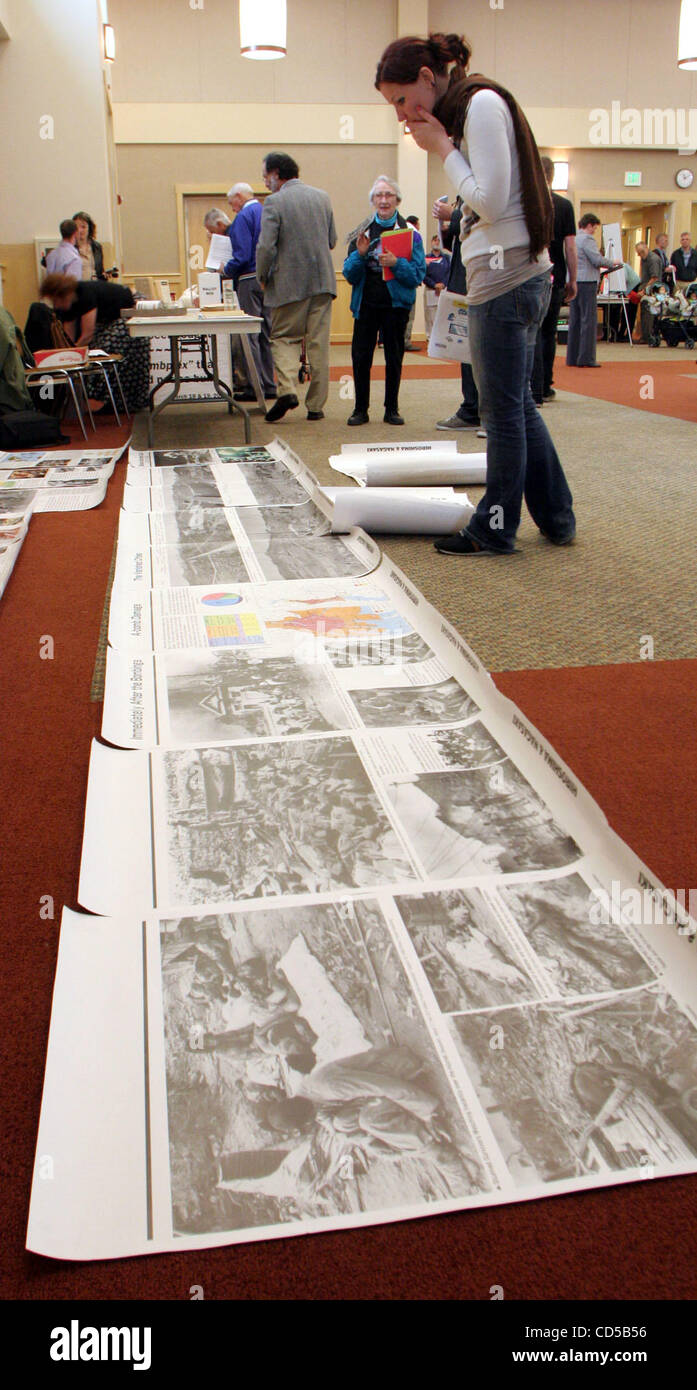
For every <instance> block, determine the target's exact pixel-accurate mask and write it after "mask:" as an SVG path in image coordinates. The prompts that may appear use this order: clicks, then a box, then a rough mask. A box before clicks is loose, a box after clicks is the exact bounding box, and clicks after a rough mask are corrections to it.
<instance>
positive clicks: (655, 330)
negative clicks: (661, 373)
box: [647, 285, 695, 348]
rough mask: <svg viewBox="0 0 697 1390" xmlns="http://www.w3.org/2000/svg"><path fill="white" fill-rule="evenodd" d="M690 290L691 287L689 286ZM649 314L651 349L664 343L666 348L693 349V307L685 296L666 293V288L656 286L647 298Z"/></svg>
mask: <svg viewBox="0 0 697 1390" xmlns="http://www.w3.org/2000/svg"><path fill="white" fill-rule="evenodd" d="M690 289H692V286H690ZM647 304H648V308H649V312H650V313H651V315H652V321H651V331H650V334H649V345H650V347H652V348H657V347H660V346H661V343H663V342H664V343H666V344H667V346H668V347H680V346H682V344H683V343H684V344H685V346H686V347H690V348H691V347H694V333H693V332H691V331H690V330H691V329H694V327H695V325H694V320H693V317H692V313H693V308H694V305H693V303H692V302H690V303H688V301H687V300H686V298H685V296H684V295H682V294H680V295H678V294H669V293H667V287H666V286H664V285H657V286H656V287H655V289H654V291H653V292H652V293H651V294H650V295H649V296H648V297H647Z"/></svg>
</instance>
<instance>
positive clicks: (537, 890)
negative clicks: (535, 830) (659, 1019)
mask: <svg viewBox="0 0 697 1390" xmlns="http://www.w3.org/2000/svg"><path fill="white" fill-rule="evenodd" d="M499 894H500V897H501V899H502V901H503V902H504V904H505V906H506V907H507V908H508V910H509V912H510V913H511V914H512V916H513V917H514V919H515V922H516V925H517V926H518V927H519V928H520V930H521V931H522V932H524V933H525V936H526V938H527V941H528V942H529V944H530V946H531V947H532V949H533V951H534V952H535V954H536V956H537V957H538V958H539V960H540V961H541V963H542V965H543V966H544V969H545V971H546V973H547V975H548V976H549V978H550V980H551V981H552V983H553V985H554V987H555V989H556V990H557V991H558V992H559V994H560V995H561V996H562V997H564V996H569V995H576V994H602V993H603V992H610V991H611V990H620V989H635V988H636V986H637V985H644V984H647V983H648V981H649V980H652V979H654V971H653V970H652V969H651V967H650V966H649V965H648V963H647V961H646V960H645V959H644V957H643V956H642V955H640V953H639V951H638V950H637V949H636V947H635V946H633V945H632V943H631V942H630V940H629V938H628V936H627V934H626V932H625V931H624V930H623V929H622V927H619V926H616V925H615V924H614V923H613V922H606V923H602V922H596V921H595V920H594V916H597V915H598V914H595V915H594V914H593V912H592V909H593V905H594V903H596V902H597V899H596V897H595V894H594V893H593V892H592V890H591V889H590V888H589V887H588V885H587V884H586V883H584V881H583V879H582V878H580V876H579V875H578V874H570V875H569V877H568V878H559V879H553V880H548V881H546V882H543V883H526V884H516V885H511V886H510V887H505V888H501V889H499Z"/></svg>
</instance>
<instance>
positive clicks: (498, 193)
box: [375, 34, 576, 555]
mask: <svg viewBox="0 0 697 1390" xmlns="http://www.w3.org/2000/svg"><path fill="white" fill-rule="evenodd" d="M469 60H470V48H469V46H468V44H467V42H466V41H465V39H464V38H461V37H458V35H456V34H431V35H430V37H429V38H427V39H420V38H402V39H396V40H395V42H394V43H391V44H390V45H389V47H388V48H387V49H386V50H385V52H384V53H383V55H382V58H381V59H380V62H379V64H378V69H377V75H376V79H375V85H376V87H377V89H378V91H379V92H380V93H381V94H382V96H383V97H384V98H385V100H386V101H388V102H389V103H390V104H391V105H392V106H393V107H394V109H395V112H396V115H397V119H398V120H399V121H407V122H408V124H409V130H410V132H411V134H412V136H413V137H414V139H415V141H416V143H417V145H419V146H420V148H421V149H423V150H428V151H430V152H431V153H433V154H436V155H439V156H440V158H441V159H442V160H443V167H444V169H445V173H446V174H447V176H448V178H449V179H450V182H451V183H452V185H453V187H454V188H455V190H456V192H457V194H458V195H459V196H460V197H461V198H462V200H463V203H464V205H465V206H464V209H463V218H462V226H461V232H460V237H461V241H462V260H463V262H464V264H465V266H466V270H467V297H468V303H469V325H470V342H471V350H472V369H473V372H474V377H475V381H476V384H477V389H478V391H479V399H480V414H481V416H482V417H483V420H484V423H485V424H486V428H487V478H486V492H485V494H484V496H483V498H482V499H481V501H480V503H479V505H478V507H477V510H476V511H475V513H474V515H473V516H472V518H471V520H470V522H469V524H468V526H467V528H466V530H464V531H461V532H459V533H458V534H457V535H455V536H447V537H444V538H443V539H442V540H439V541H436V542H435V545H436V549H437V550H440V551H443V552H444V553H446V554H456V555H474V554H495V555H505V554H510V553H511V552H512V551H513V550H514V549H515V536H516V532H517V530H518V526H519V524H520V513H521V506H522V499H523V496H524V497H525V500H526V502H527V505H528V509H529V511H530V514H531V516H532V518H533V520H534V521H535V523H536V525H537V526H538V527H539V529H540V531H541V532H542V533H543V535H545V536H546V537H547V539H548V540H550V541H552V542H553V543H554V544H555V545H566V544H568V543H569V542H570V541H571V540H573V537H574V534H575V529H576V523H575V518H574V513H573V510H572V497H571V493H570V491H569V487H568V484H567V481H566V478H565V477H564V472H563V469H562V466H561V463H560V462H559V458H558V456H557V452H556V450H555V448H554V445H553V443H552V440H551V438H550V436H549V433H548V431H547V429H546V426H545V424H544V422H543V420H542V417H541V415H540V414H539V412H538V410H537V408H536V406H535V403H534V401H533V398H532V394H531V391H530V374H531V370H532V362H533V356H534V350H535V338H536V336H537V329H538V326H539V324H540V323H541V322H542V320H543V318H544V316H545V313H546V311H547V305H548V303H549V297H550V293H551V279H550V270H551V261H550V258H549V255H548V251H547V247H548V246H549V243H550V240H551V236H552V201H551V196H550V193H549V189H548V186H547V181H546V179H545V175H544V171H543V169H542V165H541V162H540V156H539V152H538V149H537V145H536V144H535V140H534V137H533V134H532V131H531V130H530V127H529V125H528V123H527V120H526V119H525V116H524V115H523V112H522V111H521V109H520V107H519V106H518V103H517V102H516V100H515V98H514V97H513V96H511V94H510V92H508V91H506V89H505V87H501V86H500V85H499V84H498V83H497V82H494V81H492V80H491V79H489V78H487V77H483V76H482V75H481V74H475V75H472V76H468V73H467V70H468V66H469Z"/></svg>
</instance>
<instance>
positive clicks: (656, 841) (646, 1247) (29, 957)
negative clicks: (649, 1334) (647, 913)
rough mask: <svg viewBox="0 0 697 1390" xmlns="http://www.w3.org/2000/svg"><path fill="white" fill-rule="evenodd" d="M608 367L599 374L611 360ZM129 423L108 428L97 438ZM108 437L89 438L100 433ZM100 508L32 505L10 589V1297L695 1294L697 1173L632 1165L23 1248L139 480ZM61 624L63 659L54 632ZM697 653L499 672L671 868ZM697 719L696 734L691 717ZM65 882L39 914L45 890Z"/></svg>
mask: <svg viewBox="0 0 697 1390" xmlns="http://www.w3.org/2000/svg"><path fill="white" fill-rule="evenodd" d="M598 376H600V373H598ZM117 437H123V435H121V436H119V432H118V431H116V430H115V429H114V430H112V431H111V432H108V431H107V430H106V429H104V430H103V431H100V434H99V436H98V443H99V447H102V446H105V447H106V446H108V445H109V444H110V443H112V444H113V443H115V442H116V440H117ZM90 442H92V441H90ZM123 475H124V470H123V465H120V466H119V469H118V471H117V474H116V476H115V477H114V478H113V479H112V481H111V483H110V484H109V491H108V496H107V500H106V502H105V503H104V504H103V505H102V506H101V507H98V508H96V509H95V510H94V511H91V512H84V513H73V514H72V515H70V514H68V515H53V516H51V515H48V516H39V517H37V518H36V519H35V520H34V521H32V523H31V526H30V529H29V534H28V537H27V540H26V541H25V544H24V546H23V548H22V551H21V553H20V556H19V559H18V561H17V565H16V567H15V572H14V574H13V575H12V578H11V579H10V582H9V585H8V588H7V591H6V594H5V597H4V599H3V601H2V602H1V603H0V649H1V650H2V654H3V658H4V661H3V670H4V688H3V699H2V705H1V712H0V720H1V721H2V725H3V728H4V736H5V737H4V745H3V746H4V750H5V754H4V758H3V759H2V765H1V767H0V797H1V798H2V805H3V806H4V807H5V817H4V820H5V824H4V836H3V843H4V847H5V856H4V865H3V890H4V892H3V897H4V912H3V927H4V929H3V933H2V958H1V969H2V979H3V981H4V986H5V988H4V993H3V1002H2V1032H3V1039H4V1054H5V1065H4V1077H3V1080H4V1086H3V1092H4V1101H3V1106H4V1126H3V1130H4V1146H3V1180H2V1187H1V1189H0V1212H1V1214H2V1231H3V1260H2V1276H1V1280H0V1295H2V1296H3V1297H5V1298H20V1299H27V1298H49V1297H54V1298H60V1299H69V1298H73V1297H76V1298H85V1299H87V1298H98V1299H114V1298H139V1299H174V1298H177V1299H188V1298H189V1290H190V1288H191V1285H193V1284H201V1285H203V1288H204V1291H205V1297H206V1299H221V1298H233V1299H261V1300H267V1299H272V1298H281V1299H289V1298H290V1299H309V1298H315V1299H327V1298H329V1299H340V1298H357V1299H413V1298H419V1299H433V1298H445V1299H455V1300H458V1299H471V1300H488V1299H489V1297H490V1293H489V1290H490V1288H491V1285H492V1284H501V1285H502V1286H503V1289H504V1293H505V1297H506V1299H547V1298H549V1299H558V1298H569V1299H584V1298H586V1299H627V1298H645V1299H676V1298H677V1299H688V1298H691V1297H694V1295H695V1293H697V1275H696V1270H697V1258H696V1257H697V1240H696V1237H695V1231H696V1230H697V1221H696V1220H695V1217H696V1216H697V1183H696V1182H695V1181H694V1180H693V1179H690V1178H676V1179H673V1180H671V1181H659V1182H648V1181H647V1182H645V1183H634V1184H631V1185H627V1186H624V1187H616V1188H608V1189H606V1190H605V1191H599V1192H594V1193H586V1194H582V1195H577V1196H566V1197H558V1198H554V1199H551V1200H548V1201H544V1202H534V1203H520V1204H517V1205H513V1206H503V1207H499V1208H489V1209H484V1210H482V1211H478V1212H467V1213H463V1214H456V1215H452V1216H447V1217H433V1218H426V1219H424V1220H421V1221H414V1222H404V1223H398V1224H395V1225H389V1226H383V1227H374V1228H367V1229H365V1230H350V1231H344V1232H337V1233H335V1234H327V1235H318V1236H312V1237H307V1238H295V1239H292V1240H286V1241H283V1240H282V1241H273V1242H266V1243H264V1242H260V1243H256V1244H250V1245H246V1246H238V1247H231V1248H229V1249H219V1250H210V1251H200V1252H193V1253H191V1254H182V1255H167V1256H153V1257H151V1258H146V1259H134V1260H120V1261H115V1262H113V1263H109V1262H104V1263H98V1264H92V1265H87V1266H82V1265H71V1264H63V1263H59V1262H56V1263H52V1262H50V1261H48V1260H44V1259H41V1258H39V1257H36V1256H33V1255H28V1254H27V1253H26V1252H25V1250H24V1238H25V1223H26V1215H27V1208H28V1201H29V1191H30V1184H31V1174H32V1167H33V1158H34V1144H35V1138H36V1130H37V1123H38V1115H39V1105H40V1099H41V1085H42V1077H43V1068H44V1060H45V1052H46V1040H47V1035H48V1025H49V1016H50V1000H51V990H52V984H53V976H54V969H55V960H56V949H57V940H58V926H59V921H60V912H61V907H62V905H63V904H64V903H66V904H68V905H74V904H75V897H76V889H77V880H78V866H79V859H80V848H81V841H82V828H83V815H84V799H85V786H86V777H87V765H88V757H89V745H90V738H91V737H92V735H93V734H94V733H95V732H96V731H97V729H98V727H99V718H100V712H101V707H100V706H98V705H94V704H90V699H89V693H90V680H91V676H92V668H93V664H94V658H95V648H96V643H97V636H98V632H99V625H100V618H101V612H102V604H103V599H104V591H105V586H106V582H107V575H108V570H109V562H110V558H111V552H112V545H113V538H114V529H115V524H116V519H117V513H118V507H119V504H120V497H121V489H122V483H123ZM47 634H50V635H51V636H52V637H53V639H54V646H55V654H54V659H53V660H52V661H41V660H40V658H39V644H40V640H41V638H42V637H44V636H45V635H47ZM696 668H697V663H693V662H672V663H649V662H647V663H639V664H638V665H636V666H606V667H601V668H589V669H580V670H579V669H575V670H567V671H528V672H505V673H502V674H499V675H498V676H497V677H496V680H497V684H498V685H499V687H500V688H501V690H503V691H504V693H505V694H507V695H509V696H510V697H511V698H512V699H514V700H515V701H516V703H518V704H519V705H520V707H521V708H522V710H523V711H524V713H525V714H526V715H527V716H528V717H529V718H530V719H531V720H532V721H533V722H534V723H536V724H537V725H538V727H539V728H540V729H541V730H542V732H543V733H544V734H546V735H547V737H548V738H549V739H550V740H551V741H552V742H553V743H554V745H555V746H556V748H557V749H558V750H559V752H560V754H561V755H562V757H563V758H565V759H566V761H567V762H568V763H569V764H570V765H571V766H572V767H573V769H574V771H575V772H576V773H577V774H578V775H579V776H580V777H581V779H582V780H583V781H584V782H585V784H586V785H587V786H588V788H589V789H590V791H591V792H592V793H593V794H594V795H595V796H596V797H597V799H598V800H599V801H600V803H601V805H602V806H603V808H604V810H605V811H606V813H607V814H608V816H609V819H610V821H611V823H612V824H613V825H614V827H615V828H616V829H617V830H618V831H619V832H620V834H622V835H623V836H625V837H626V838H627V839H628V840H629V841H630V842H631V844H632V845H633V847H634V848H635V849H636V850H637V851H638V853H639V854H641V855H642V857H643V858H644V859H645V860H646V861H647V862H648V864H649V865H650V867H651V868H652V869H653V870H655V872H656V873H657V874H659V875H661V876H662V878H663V879H664V880H665V881H666V882H667V883H668V884H669V885H670V886H672V887H676V888H678V887H681V886H682V887H689V886H690V884H694V883H695V882H696V881H697V879H696V874H697V851H696V850H695V846H694V843H693V836H692V834H691V830H690V824H689V822H690V820H691V819H693V817H692V818H691V817H690V816H689V814H688V813H687V812H686V809H685V808H686V807H689V806H690V803H691V799H692V796H693V788H694V784H695V773H696V772H697V754H696V753H695V749H694V744H693V740H692V738H691V730H692V726H693V723H694V720H693V718H692V711H693V707H694V682H695V671H696ZM688 730H690V735H689V736H688V734H687V731H688ZM47 894H50V895H51V896H52V897H53V899H54V901H55V919H54V920H52V921H51V920H42V919H41V917H40V901H39V900H40V898H41V897H42V896H43V895H47Z"/></svg>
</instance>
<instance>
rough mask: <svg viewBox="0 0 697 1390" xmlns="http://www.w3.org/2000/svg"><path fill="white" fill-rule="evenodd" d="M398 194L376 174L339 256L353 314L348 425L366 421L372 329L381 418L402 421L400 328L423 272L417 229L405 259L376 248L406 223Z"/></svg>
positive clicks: (389, 181)
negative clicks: (381, 372) (379, 369)
mask: <svg viewBox="0 0 697 1390" xmlns="http://www.w3.org/2000/svg"><path fill="white" fill-rule="evenodd" d="M401 199H402V195H401V193H400V191H399V185H398V184H396V183H395V182H394V180H393V179H388V178H387V177H386V176H385V175H384V174H381V175H380V177H379V178H378V179H376V180H375V183H374V184H373V187H372V188H371V190H370V202H371V204H372V206H373V208H374V212H373V214H372V216H370V217H368V218H366V219H365V221H363V222H362V223H361V224H360V225H359V226H358V227H356V228H355V230H354V231H353V232H351V234H350V236H349V238H348V241H349V248H348V255H347V257H346V260H345V261H344V278H345V279H346V280H348V282H349V284H350V285H352V286H353V292H352V294H351V313H352V314H353V317H354V325H353V341H352V343H351V360H352V363H353V380H354V386H355V390H356V403H355V408H354V411H353V414H352V415H351V417H350V419H349V420H348V424H349V425H367V423H368V418H369V417H368V406H369V404H370V369H371V367H372V365H373V354H374V352H375V344H376V342H377V339H378V334H380V336H381V337H382V343H383V347H384V349H385V416H384V419H385V423H386V424H387V425H403V424H404V420H403V419H402V416H401V415H400V413H399V383H400V381H401V378H402V358H403V356H404V330H405V328H406V325H407V319H408V318H409V310H410V309H411V306H412V304H413V303H414V299H415V298H416V290H417V287H418V286H419V285H420V284H421V282H422V280H423V278H424V276H425V274H426V257H425V256H424V248H423V243H422V241H421V237H420V236H419V234H418V232H416V231H415V232H414V241H413V249H412V255H411V260H407V259H406V258H405V257H404V256H395V255H394V254H393V253H392V252H391V251H385V252H383V251H382V247H381V241H380V238H381V237H382V234H383V232H389V231H395V230H396V229H397V228H398V227H399V228H403V227H404V228H405V227H406V226H407V223H406V222H405V221H404V218H403V217H401V216H400V214H399V213H398V211H397V206H398V204H399V203H400V202H401ZM386 266H389V268H390V270H391V271H392V277H393V278H391V279H389V280H385V279H384V277H383V273H382V272H383V270H384V268H385V267H386Z"/></svg>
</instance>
